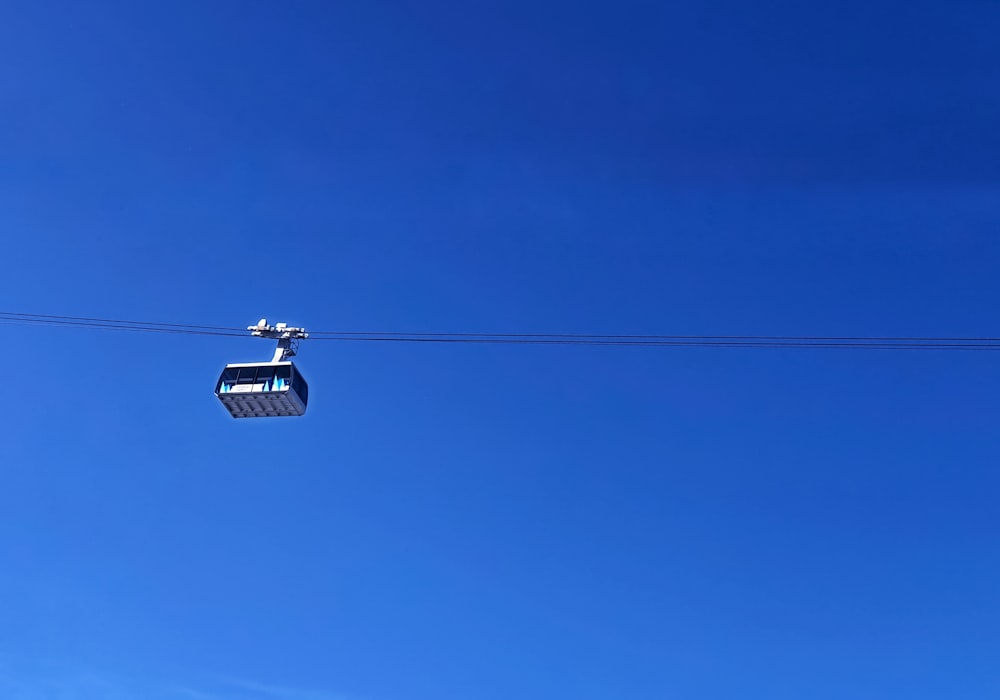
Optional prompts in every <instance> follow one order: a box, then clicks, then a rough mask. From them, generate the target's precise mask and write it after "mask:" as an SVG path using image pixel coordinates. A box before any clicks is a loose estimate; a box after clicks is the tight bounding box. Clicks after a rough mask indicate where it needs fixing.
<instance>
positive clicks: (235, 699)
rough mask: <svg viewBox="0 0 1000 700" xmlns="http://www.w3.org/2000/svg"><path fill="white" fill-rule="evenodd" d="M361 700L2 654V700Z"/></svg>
mask: <svg viewBox="0 0 1000 700" xmlns="http://www.w3.org/2000/svg"><path fill="white" fill-rule="evenodd" d="M136 698H142V699H143V700H356V699H351V698H348V697H347V696H345V695H341V694H337V693H332V692H327V691H323V690H310V689H304V688H295V687H288V686H282V685H274V684H266V683H259V682H257V681H253V680H248V679H236V678H217V679H215V680H214V681H207V680H205V681H194V682H191V681H187V682H184V681H182V682H171V681H170V680H153V679H146V680H138V679H135V678H126V677H124V676H121V675H116V674H112V673H104V672H100V671H96V670H94V669H89V668H82V667H80V666H74V665H71V664H65V663H56V662H52V661H45V662H42V661H38V660H25V659H18V658H16V657H13V656H10V655H4V654H3V653H0V700H135V699H136Z"/></svg>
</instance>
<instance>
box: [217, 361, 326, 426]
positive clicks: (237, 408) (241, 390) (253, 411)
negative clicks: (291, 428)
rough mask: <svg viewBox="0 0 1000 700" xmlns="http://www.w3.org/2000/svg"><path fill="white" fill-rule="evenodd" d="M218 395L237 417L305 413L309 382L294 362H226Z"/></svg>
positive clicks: (218, 385)
mask: <svg viewBox="0 0 1000 700" xmlns="http://www.w3.org/2000/svg"><path fill="white" fill-rule="evenodd" d="M215 395H216V396H218V397H219V401H221V402H222V405H223V406H225V407H226V410H228V411H229V413H230V414H232V416H233V418H269V417H274V416H301V415H302V414H304V413H305V412H306V405H307V404H308V403H309V385H308V384H307V383H306V380H305V379H304V378H303V376H302V374H300V373H299V371H298V370H297V369H296V368H295V365H294V364H292V363H291V362H246V363H240V364H233V365H226V368H225V369H224V370H222V376H220V377H219V382H218V384H216V386H215Z"/></svg>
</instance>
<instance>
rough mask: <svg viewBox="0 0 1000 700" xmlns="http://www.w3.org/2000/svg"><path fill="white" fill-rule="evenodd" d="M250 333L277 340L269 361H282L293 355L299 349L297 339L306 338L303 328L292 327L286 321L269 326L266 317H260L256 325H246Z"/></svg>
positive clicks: (306, 334) (307, 335)
mask: <svg viewBox="0 0 1000 700" xmlns="http://www.w3.org/2000/svg"><path fill="white" fill-rule="evenodd" d="M247 330H248V331H250V333H251V335H254V336H256V337H258V338H271V339H273V340H277V341H278V347H277V348H275V349H274V357H272V358H271V362H284V361H285V360H287V359H288V358H289V357H293V356H294V355H295V353H296V352H297V351H298V349H299V340H302V339H304V338H308V337H309V334H308V333H306V329H305V328H292V327H290V326H289V325H288V324H286V323H277V324H275V325H273V326H269V325H268V323H267V319H266V318H262V319H261V320H260V321H259V322H258V323H257V325H256V326H247Z"/></svg>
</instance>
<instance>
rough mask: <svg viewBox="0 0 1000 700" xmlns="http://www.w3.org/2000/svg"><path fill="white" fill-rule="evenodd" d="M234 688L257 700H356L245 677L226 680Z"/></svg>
mask: <svg viewBox="0 0 1000 700" xmlns="http://www.w3.org/2000/svg"><path fill="white" fill-rule="evenodd" d="M224 683H225V684H226V685H229V686H230V687H232V688H233V689H234V690H239V691H242V692H244V693H248V694H250V696H251V697H252V698H254V699H255V700H257V699H259V700H356V699H352V698H348V697H347V696H346V695H339V694H334V693H329V692H325V691H320V690H306V689H303V688H292V687H288V686H280V685H268V684H265V683H258V682H256V681H249V680H245V679H233V678H228V679H226V680H225V681H224Z"/></svg>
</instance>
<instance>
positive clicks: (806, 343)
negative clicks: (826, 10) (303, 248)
mask: <svg viewBox="0 0 1000 700" xmlns="http://www.w3.org/2000/svg"><path fill="white" fill-rule="evenodd" d="M0 324H15V325H36V326H57V327H70V328H86V329H92V330H118V331H130V332H141V333H167V334H184V335H205V336H234V337H243V336H244V335H245V334H246V332H245V330H244V329H243V328H238V327H232V326H211V325H200V324H188V323H160V322H153V321H135V320H124V319H109V318H93V317H85V316H65V315H54V314H28V313H17V312H10V311H0ZM308 337H309V338H310V339H311V340H325V341H338V342H383V343H442V344H478V345H485V344H489V345H553V346H555V345H560V346H561V345H591V346H634V347H694V348H710V347H715V348H772V349H784V348H825V349H868V350H935V349H936V350H1000V338H989V337H928V336H919V337H917V336H794V335H624V334H622V335H614V334H582V333H440V332H426V333H415V332H392V331H315V332H310V333H309V335H308Z"/></svg>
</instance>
